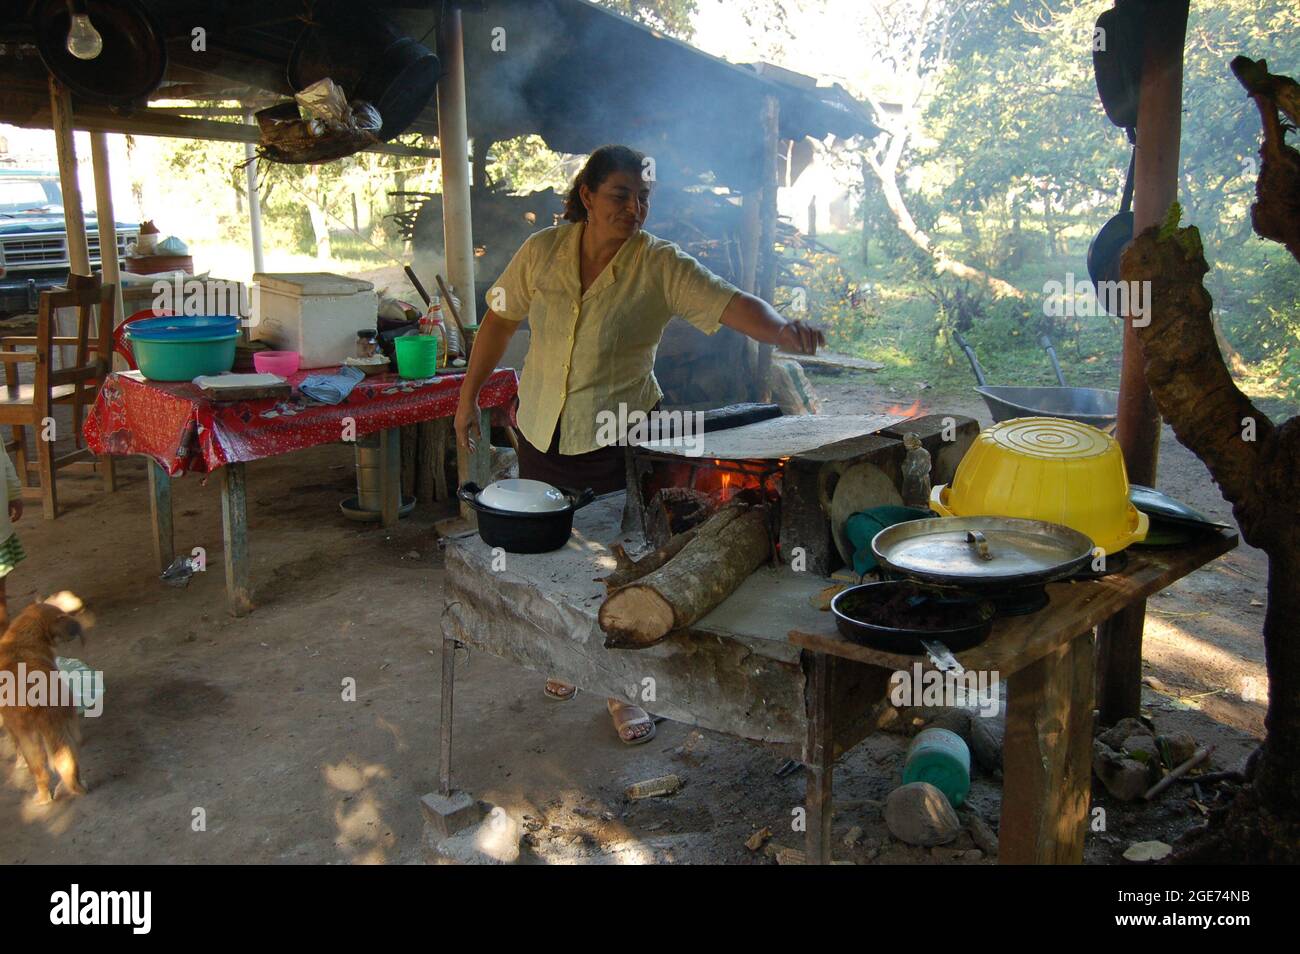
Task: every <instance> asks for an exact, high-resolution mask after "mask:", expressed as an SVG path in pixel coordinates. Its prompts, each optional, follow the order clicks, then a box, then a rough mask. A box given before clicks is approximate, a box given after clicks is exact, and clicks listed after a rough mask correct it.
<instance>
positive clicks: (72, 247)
mask: <svg viewBox="0 0 1300 954" xmlns="http://www.w3.org/2000/svg"><path fill="white" fill-rule="evenodd" d="M50 122H51V126H52V127H53V129H54V148H55V151H56V152H57V153H58V157H59V188H60V189H62V190H63V226H64V228H65V229H66V230H67V233H68V261H69V263H70V264H71V268H72V273H73V274H74V275H89V274H90V247H89V245H87V243H86V217H85V215H84V214H83V213H82V210H81V187H80V185H79V184H78V182H77V147H76V144H75V142H74V141H73V138H72V95H71V94H70V93H69V92H68V89H67V87H65V86H64V85H63V84H62V83H60V82H59V81H58V80H56V79H55V78H54V77H53V76H51V77H50Z"/></svg>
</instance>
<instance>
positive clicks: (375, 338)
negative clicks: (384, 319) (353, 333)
mask: <svg viewBox="0 0 1300 954" xmlns="http://www.w3.org/2000/svg"><path fill="white" fill-rule="evenodd" d="M378 350H379V333H378V332H377V331H376V330H375V329H374V328H362V329H360V330H359V331H358V332H357V357H358V358H373V357H374V356H375V354H376V352H378Z"/></svg>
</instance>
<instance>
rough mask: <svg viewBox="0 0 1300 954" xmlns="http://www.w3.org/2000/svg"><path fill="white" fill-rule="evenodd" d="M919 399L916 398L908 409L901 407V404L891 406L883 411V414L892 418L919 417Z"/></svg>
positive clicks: (920, 408) (920, 409)
mask: <svg viewBox="0 0 1300 954" xmlns="http://www.w3.org/2000/svg"><path fill="white" fill-rule="evenodd" d="M922 410H923V409H922V407H921V399H920V398H917V399H916V400H915V401H913V402H912V404H911V406H910V407H903V405H901V404H891V405H889V407H888V408H886V409H885V413H886V414H888V415H890V416H892V417H920V415H921V411H922Z"/></svg>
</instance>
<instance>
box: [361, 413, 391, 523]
mask: <svg viewBox="0 0 1300 954" xmlns="http://www.w3.org/2000/svg"><path fill="white" fill-rule="evenodd" d="M356 455H357V506H358V507H359V508H360V509H361V510H373V511H374V512H375V513H378V512H379V511H381V510H383V509H384V493H383V481H382V480H380V456H379V432H378V431H376V432H375V433H374V434H367V435H366V436H365V437H358V438H357V443H356Z"/></svg>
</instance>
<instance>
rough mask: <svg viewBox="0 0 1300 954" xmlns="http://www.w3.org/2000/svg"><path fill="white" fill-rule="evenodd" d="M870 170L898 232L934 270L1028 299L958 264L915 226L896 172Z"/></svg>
mask: <svg viewBox="0 0 1300 954" xmlns="http://www.w3.org/2000/svg"><path fill="white" fill-rule="evenodd" d="M871 168H872V170H873V171H874V172H875V173H876V177H877V179H879V181H880V192H881V194H882V195H883V196H884V197H885V205H887V206H888V207H889V211H890V212H891V213H893V216H894V221H895V222H896V223H897V224H898V228H899V231H901V232H902V233H903V234H904V235H906V236H907V237H908V238H909V239H910V240H911V242H912V244H913V245H915V246H916V247H917V248H919V249H920V250H921V251H923V252H925V254H927V255H929V256H930V258H932V259H933V260H934V268H935V271H937V272H940V273H942V274H947V275H952V276H954V277H955V278H961V279H965V280H966V281H972V282H978V283H979V284H980V285H984V286H986V287H988V288H989V290H990V291H992V292H993V297H994V298H1024V297H1025V295H1024V292H1022V291H1021V290H1020V289H1019V288H1017V287H1016V286H1015V285H1012V284H1011V283H1009V282H1005V281H1003V280H1002V279H1000V278H995V277H993V276H992V275H990V274H988V273H987V272H984V271H981V270H980V269H978V268H975V267H974V266H973V265H967V264H966V263H965V262H959V261H958V260H957V259H955V258H952V257H951V256H949V255H948V254H947V253H946V252H944V251H943V249H941V248H939V247H938V246H936V245H935V244H934V242H933V241H932V240H931V239H930V236H929V235H927V234H926V233H925V232H923V231H922V230H921V228H920V226H918V225H917V224H916V220H915V219H913V218H912V213H911V212H909V211H908V209H907V203H906V202H905V201H904V200H903V194H902V192H900V191H899V189H898V181H897V179H896V177H895V174H894V170H893V169H891V168H890V167H889V166H887V165H879V164H873V165H872V166H871Z"/></svg>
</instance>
